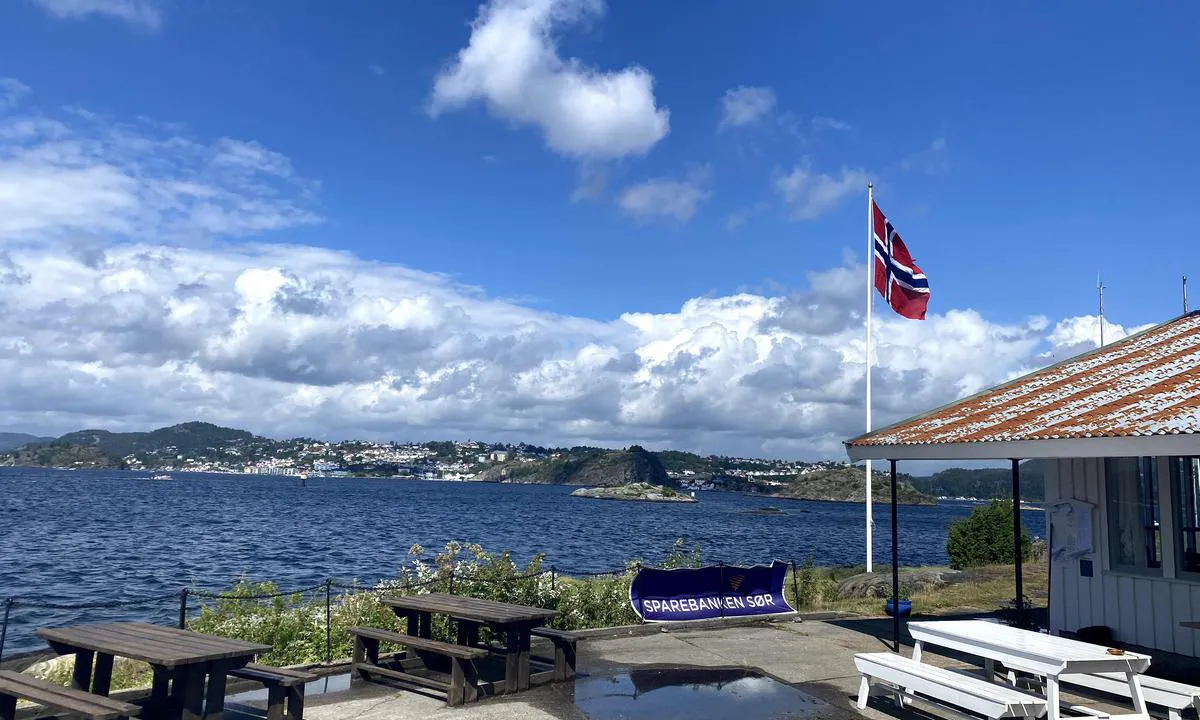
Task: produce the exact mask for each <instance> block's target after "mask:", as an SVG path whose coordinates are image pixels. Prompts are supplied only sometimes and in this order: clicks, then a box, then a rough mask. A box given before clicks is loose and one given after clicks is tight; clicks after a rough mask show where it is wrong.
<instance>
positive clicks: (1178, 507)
mask: <svg viewBox="0 0 1200 720" xmlns="http://www.w3.org/2000/svg"><path fill="white" fill-rule="evenodd" d="M1185 460H1195V461H1197V464H1198V465H1200V455H1171V456H1170V457H1168V458H1167V464H1168V467H1169V470H1168V482H1170V484H1171V487H1170V491H1171V535H1172V541H1173V546H1174V550H1175V575H1174V577H1175V578H1176V579H1178V580H1183V581H1186V582H1192V583H1200V569H1197V570H1184V569H1183V558H1184V552H1183V527H1182V525H1181V523H1180V520H1182V518H1181V517H1180V513H1181V511H1182V510H1183V498H1182V495H1181V493H1180V489H1179V484H1178V482H1177V480H1176V478H1177V472H1178V471H1177V468H1178V466H1179V462H1180V461H1185ZM1197 476H1198V477H1200V467H1198V468H1197ZM1195 502H1196V506H1197V508H1200V492H1197V493H1196V500H1195ZM1196 535H1197V537H1196V545H1197V548H1198V549H1200V532H1197V533H1196Z"/></svg>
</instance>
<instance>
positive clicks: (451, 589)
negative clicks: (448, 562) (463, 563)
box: [450, 568, 454, 595]
mask: <svg viewBox="0 0 1200 720" xmlns="http://www.w3.org/2000/svg"><path fill="white" fill-rule="evenodd" d="M450 594H451V595H453V594H454V568H450Z"/></svg>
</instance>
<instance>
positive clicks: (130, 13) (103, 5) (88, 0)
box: [33, 0, 162, 30]
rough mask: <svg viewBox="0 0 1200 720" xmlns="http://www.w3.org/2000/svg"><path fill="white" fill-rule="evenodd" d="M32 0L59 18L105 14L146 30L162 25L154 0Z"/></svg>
mask: <svg viewBox="0 0 1200 720" xmlns="http://www.w3.org/2000/svg"><path fill="white" fill-rule="evenodd" d="M33 1H34V2H35V3H37V4H38V5H40V6H41V7H42V9H44V10H45V11H46V12H48V13H50V14H51V15H53V16H54V17H56V18H59V19H75V20H78V19H82V18H86V17H88V16H90V15H107V16H109V17H113V18H116V19H118V20H123V21H124V22H126V23H128V24H130V25H133V26H135V27H141V28H145V29H148V30H157V29H158V28H159V27H160V26H161V25H162V12H161V10H160V9H159V7H158V3H157V2H155V0H33Z"/></svg>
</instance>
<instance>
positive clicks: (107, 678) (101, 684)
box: [92, 653, 113, 697]
mask: <svg viewBox="0 0 1200 720" xmlns="http://www.w3.org/2000/svg"><path fill="white" fill-rule="evenodd" d="M112 670H113V656H112V655H109V654H108V653H97V654H96V670H95V672H93V673H92V693H93V694H95V695H103V696H104V697H108V692H109V689H110V688H111V687H112Z"/></svg>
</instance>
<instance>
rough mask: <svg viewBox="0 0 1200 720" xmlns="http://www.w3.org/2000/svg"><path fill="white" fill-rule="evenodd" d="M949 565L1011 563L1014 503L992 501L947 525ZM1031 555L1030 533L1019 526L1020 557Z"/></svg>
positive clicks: (964, 566) (1024, 557)
mask: <svg viewBox="0 0 1200 720" xmlns="http://www.w3.org/2000/svg"><path fill="white" fill-rule="evenodd" d="M946 553H947V554H948V555H949V556H950V567H952V568H957V569H962V568H968V567H976V566H979V565H1011V564H1013V504H1012V502H1011V501H1009V500H993V501H992V502H991V504H989V505H984V506H981V507H977V508H975V509H974V510H973V511H972V512H971V515H970V517H966V518H963V519H962V520H956V521H954V522H953V523H952V524H951V525H950V538H949V539H948V540H947V541H946ZM1032 555H1033V543H1032V541H1031V540H1030V538H1029V533H1028V532H1027V531H1026V530H1025V529H1024V528H1022V529H1021V558H1022V559H1023V560H1028V559H1029V558H1030V557H1031V556H1032Z"/></svg>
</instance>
